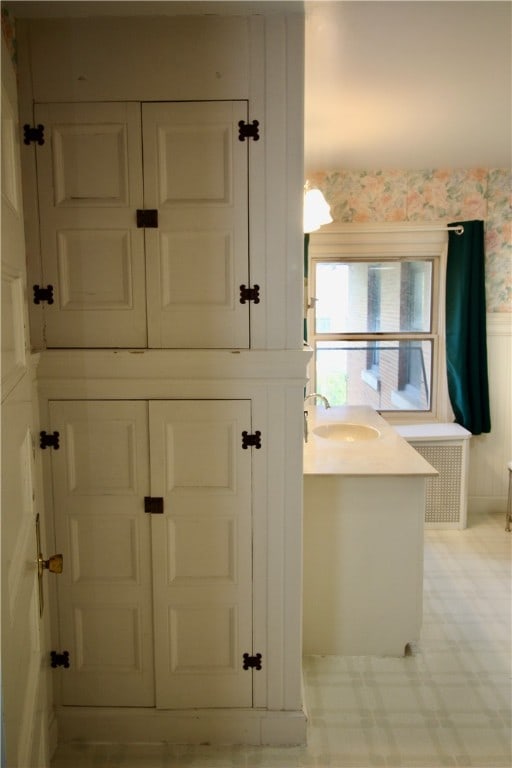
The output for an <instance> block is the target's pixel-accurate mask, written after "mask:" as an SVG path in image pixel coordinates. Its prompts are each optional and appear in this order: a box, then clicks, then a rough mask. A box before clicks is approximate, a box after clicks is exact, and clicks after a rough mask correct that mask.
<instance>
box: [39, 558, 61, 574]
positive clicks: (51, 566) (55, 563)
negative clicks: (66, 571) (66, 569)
mask: <svg viewBox="0 0 512 768" xmlns="http://www.w3.org/2000/svg"><path fill="white" fill-rule="evenodd" d="M37 566H38V570H39V575H40V576H41V575H42V573H43V570H44V569H45V568H47V569H48V570H49V571H50V572H51V573H62V568H63V557H62V555H52V556H51V557H49V558H48V560H45V559H44V558H43V555H42V554H41V553H39V557H38V558H37Z"/></svg>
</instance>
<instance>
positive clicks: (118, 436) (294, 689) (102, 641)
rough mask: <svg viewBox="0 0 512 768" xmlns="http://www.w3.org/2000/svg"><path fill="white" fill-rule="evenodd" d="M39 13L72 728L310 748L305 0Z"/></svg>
mask: <svg viewBox="0 0 512 768" xmlns="http://www.w3.org/2000/svg"><path fill="white" fill-rule="evenodd" d="M245 5H246V4H244V3H241V4H240V5H239V4H237V3H235V4H233V7H235V6H237V8H238V11H240V9H241V8H242V6H245ZM17 31H18V34H19V42H20V82H21V101H22V104H23V105H24V111H23V117H22V120H23V122H26V123H30V125H32V126H33V128H34V133H33V135H35V136H36V137H37V136H38V134H37V129H38V126H42V127H43V128H42V130H43V134H42V137H41V138H42V143H41V142H38V140H37V138H36V140H35V141H34V142H31V143H30V146H27V147H25V148H24V173H25V179H26V187H25V204H26V207H27V211H28V216H27V222H28V223H27V242H28V249H27V252H28V271H29V286H30V291H32V287H33V286H39V288H40V289H41V290H42V293H37V292H36V296H35V298H36V303H32V304H31V312H30V322H31V333H32V343H33V346H34V348H36V349H38V350H40V353H39V358H38V359H39V366H38V387H39V407H40V411H41V422H42V430H43V431H46V433H47V434H48V435H53V433H54V432H58V433H59V447H58V448H56V447H55V446H51V447H50V446H49V447H48V448H47V449H45V450H44V451H43V454H44V455H43V461H42V463H43V469H44V477H45V503H46V515H45V521H44V522H45V527H46V528H47V529H48V536H49V539H50V540H51V541H53V542H54V546H55V551H56V552H59V553H62V554H63V556H64V570H63V573H62V574H61V575H59V576H55V577H54V578H53V579H52V580H51V581H50V582H49V584H48V592H49V600H48V603H49V607H50V610H51V614H52V628H53V629H52V644H53V649H54V650H55V652H56V654H57V655H58V661H59V666H58V667H57V668H56V669H55V671H54V672H53V673H52V675H53V681H54V694H55V698H54V703H55V707H56V709H55V711H56V720H57V726H58V730H59V739H60V740H63V741H65V740H70V739H80V740H83V741H95V740H99V741H104V740H107V741H111V740H114V741H115V740H117V741H120V742H128V741H138V742H140V741H162V740H163V741H177V742H179V743H183V742H187V741H190V742H203V741H208V742H219V741H220V742H223V743H252V744H263V743H267V744H294V743H295V744H297V743H302V742H303V741H304V738H305V715H304V711H303V707H302V684H301V591H300V590H301V506H302V410H303V409H302V403H303V391H304V385H305V380H306V364H307V360H308V359H309V353H308V352H305V351H304V349H303V344H302V310H303V301H302V285H303V275H302V250H303V249H302V238H303V236H302V231H301V222H302V198H303V183H304V180H303V168H302V157H303V146H302V136H303V129H302V114H303V76H302V68H301V62H302V57H303V19H302V11H299V12H298V13H297V12H296V11H294V12H293V13H291V14H290V16H288V15H287V14H283V15H278V14H275V12H272V13H271V14H270V15H269V16H268V17H267V16H266V15H265V14H263V13H261V14H252V13H250V12H249V14H247V12H246V9H245V7H244V8H243V12H242V13H240V15H238V16H237V15H226V16H225V15H222V14H221V15H218V16H217V15H215V16H211V15H198V16H197V17H195V16H190V17H181V16H180V17H176V18H174V17H172V16H165V17H158V18H144V17H137V18H135V17H134V18H124V19H109V18H87V19H84V18H76V19H48V20H45V19H35V20H31V21H29V22H28V23H27V24H24V23H23V22H22V23H21V24H20V25H19V26H18V27H17ZM134 41H136V44H134ZM35 62H38V63H37V66H36V65H35ZM244 127H245V129H246V130H245V131H244ZM244 133H246V134H248V135H244ZM50 286H51V287H52V290H51V291H50ZM48 299H50V300H48ZM37 302H39V303H37ZM253 426H254V428H253ZM244 433H245V434H246V437H245V438H244ZM260 435H261V441H259V436H260ZM66 651H67V652H68V653H69V666H64V665H62V664H60V662H61V661H63V657H64V656H65V652H66ZM260 654H261V658H260Z"/></svg>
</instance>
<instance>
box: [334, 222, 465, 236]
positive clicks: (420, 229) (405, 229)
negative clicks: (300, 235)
mask: <svg viewBox="0 0 512 768" xmlns="http://www.w3.org/2000/svg"><path fill="white" fill-rule="evenodd" d="M340 223H341V222H340ZM345 226H346V227H347V229H346V231H347V232H349V233H352V232H354V233H357V234H367V233H370V232H446V231H448V230H450V231H453V232H455V234H456V235H463V234H464V227H463V226H462V224H455V225H454V226H449V225H448V224H446V225H445V226H437V227H436V226H432V227H429V226H421V225H418V226H414V225H413V226H410V227H409V226H403V227H397V226H395V227H393V226H390V227H386V226H385V225H384V226H382V225H378V224H377V225H375V226H372V224H371V222H368V226H367V227H366V226H365V227H364V228H363V227H361V226H359V229H358V228H357V225H354V226H353V225H352V224H350V223H349V222H343V227H345ZM324 232H326V230H325V229H324ZM341 234H343V233H341Z"/></svg>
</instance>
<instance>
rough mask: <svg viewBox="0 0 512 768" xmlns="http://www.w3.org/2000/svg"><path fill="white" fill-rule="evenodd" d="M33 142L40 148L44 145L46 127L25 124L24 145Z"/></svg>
mask: <svg viewBox="0 0 512 768" xmlns="http://www.w3.org/2000/svg"><path fill="white" fill-rule="evenodd" d="M31 142H37V143H38V144H39V146H41V145H42V144H44V125H41V123H39V125H36V126H35V127H34V126H31V125H29V124H28V123H25V125H24V126H23V143H24V144H27V145H28V144H30V143H31Z"/></svg>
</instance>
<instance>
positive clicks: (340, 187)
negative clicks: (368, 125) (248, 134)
mask: <svg viewBox="0 0 512 768" xmlns="http://www.w3.org/2000/svg"><path fill="white" fill-rule="evenodd" d="M308 181H309V182H310V185H311V186H313V187H318V188H319V189H321V190H322V192H323V193H324V195H325V197H326V199H327V201H328V203H329V204H330V206H331V213H332V216H333V218H334V220H335V221H339V222H411V223H412V222H415V223H418V222H434V221H436V222H437V221H443V222H446V223H448V222H449V221H457V220H466V221H468V220H471V219H483V220H484V221H485V233H486V235H485V245H486V254H485V260H486V267H485V268H486V294H487V311H488V312H512V171H511V170H510V169H503V168H492V169H486V168H469V169H465V170H456V169H450V168H437V169H431V170H418V171H405V170H374V171H369V170H361V171H327V172H320V173H314V174H310V175H309V176H308Z"/></svg>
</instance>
